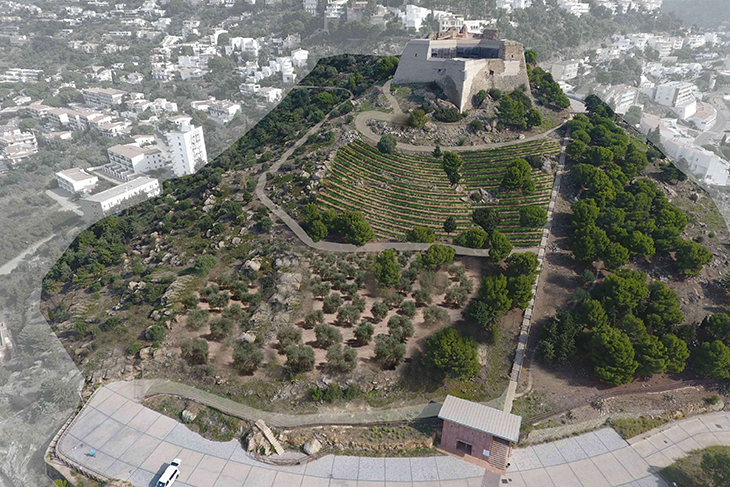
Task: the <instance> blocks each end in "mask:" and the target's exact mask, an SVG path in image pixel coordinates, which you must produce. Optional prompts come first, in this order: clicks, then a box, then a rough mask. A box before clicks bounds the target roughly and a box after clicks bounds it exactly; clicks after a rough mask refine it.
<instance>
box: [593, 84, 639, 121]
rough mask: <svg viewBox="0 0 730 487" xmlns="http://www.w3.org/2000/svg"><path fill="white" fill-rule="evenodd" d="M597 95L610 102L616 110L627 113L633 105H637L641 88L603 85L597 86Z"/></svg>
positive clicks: (622, 113)
mask: <svg viewBox="0 0 730 487" xmlns="http://www.w3.org/2000/svg"><path fill="white" fill-rule="evenodd" d="M595 92H596V95H597V96H598V97H599V98H600V99H601V100H603V101H604V102H606V103H608V105H609V106H610V107H611V108H612V109H613V111H614V112H616V113H618V114H619V115H625V114H626V112H628V111H629V108H631V107H632V106H633V105H636V100H637V97H638V96H639V90H637V89H636V88H633V87H631V86H628V85H613V86H602V85H598V86H597V87H596V88H595Z"/></svg>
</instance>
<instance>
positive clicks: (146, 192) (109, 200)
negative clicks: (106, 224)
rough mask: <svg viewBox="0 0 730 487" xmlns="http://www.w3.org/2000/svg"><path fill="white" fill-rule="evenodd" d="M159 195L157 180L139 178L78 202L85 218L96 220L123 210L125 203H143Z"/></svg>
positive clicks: (144, 177)
mask: <svg viewBox="0 0 730 487" xmlns="http://www.w3.org/2000/svg"><path fill="white" fill-rule="evenodd" d="M159 194H160V183H159V181H157V179H153V178H148V177H146V176H140V177H138V178H135V179H132V180H131V181H127V182H126V183H123V184H120V185H118V186H115V187H113V188H111V189H108V190H106V191H102V192H101V193H97V194H95V195H92V196H88V197H86V198H83V199H82V200H80V201H79V205H80V206H81V210H82V211H83V212H84V217H85V218H87V219H89V220H98V219H100V218H103V217H105V216H107V215H109V214H111V213H114V212H115V211H119V210H121V209H123V207H124V206H126V205H125V203H126V204H130V203H134V202H136V200H139V201H144V200H146V199H148V198H153V197H155V196H158V195H159ZM130 200H131V201H130Z"/></svg>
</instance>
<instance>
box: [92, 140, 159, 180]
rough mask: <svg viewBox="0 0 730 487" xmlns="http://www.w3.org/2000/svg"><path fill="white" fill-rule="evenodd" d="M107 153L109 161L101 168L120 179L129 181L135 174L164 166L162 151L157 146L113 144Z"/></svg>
mask: <svg viewBox="0 0 730 487" xmlns="http://www.w3.org/2000/svg"><path fill="white" fill-rule="evenodd" d="M107 155H108V156H109V163H108V164H105V165H104V167H103V169H102V170H103V171H104V172H106V173H107V174H109V175H111V176H114V177H115V178H117V179H121V180H122V181H129V180H130V179H131V178H132V176H133V175H135V174H141V173H144V172H147V171H152V170H155V169H162V168H164V167H165V160H164V159H163V158H162V151H161V150H160V149H158V148H157V147H138V146H136V145H134V144H126V145H115V146H112V147H109V149H107Z"/></svg>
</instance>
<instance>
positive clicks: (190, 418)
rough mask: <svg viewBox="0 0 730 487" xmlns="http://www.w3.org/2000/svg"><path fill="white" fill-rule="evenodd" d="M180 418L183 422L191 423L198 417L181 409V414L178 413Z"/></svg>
mask: <svg viewBox="0 0 730 487" xmlns="http://www.w3.org/2000/svg"><path fill="white" fill-rule="evenodd" d="M180 417H181V418H182V420H183V422H185V423H192V422H193V421H195V418H197V417H198V416H197V415H196V414H195V413H193V412H192V411H190V410H188V409H183V411H182V413H180Z"/></svg>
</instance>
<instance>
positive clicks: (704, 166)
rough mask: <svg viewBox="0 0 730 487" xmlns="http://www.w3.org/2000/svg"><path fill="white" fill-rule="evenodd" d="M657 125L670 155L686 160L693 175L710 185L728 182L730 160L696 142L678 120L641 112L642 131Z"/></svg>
mask: <svg viewBox="0 0 730 487" xmlns="http://www.w3.org/2000/svg"><path fill="white" fill-rule="evenodd" d="M657 127H658V128H659V132H660V138H661V143H662V146H663V147H664V150H666V152H667V155H668V156H670V157H672V158H674V159H675V160H677V161H681V160H683V161H685V162H686V163H687V168H688V169H689V170H690V171H691V172H692V174H694V175H695V176H696V177H697V178H698V179H700V180H702V181H704V182H705V183H707V184H713V185H718V186H726V185H727V184H728V176H729V174H728V169H729V168H730V163H728V162H727V161H725V160H723V159H721V158H720V157H718V156H717V155H716V154H715V153H714V152H711V151H709V150H707V149H704V148H702V147H698V146H696V145H694V139H693V138H692V137H690V136H689V135H688V134H686V133H684V132H683V131H682V129H681V128H680V127H679V125H677V120H676V119H667V118H659V117H657V116H656V115H651V114H648V113H644V114H643V115H642V117H641V124H640V131H641V132H642V133H643V134H648V133H649V132H650V131H653V130H656V129H657Z"/></svg>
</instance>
